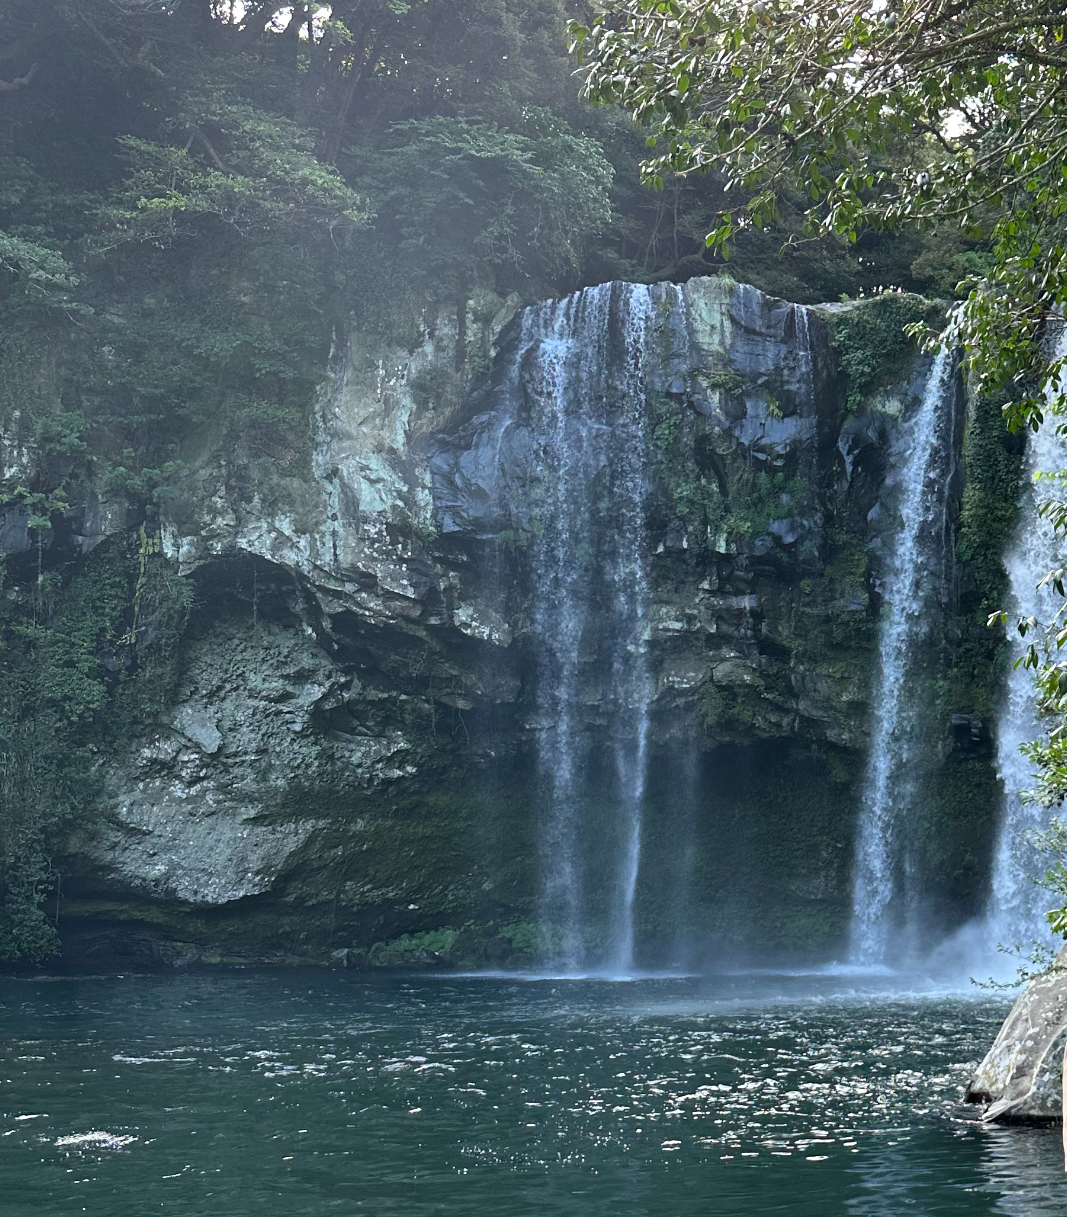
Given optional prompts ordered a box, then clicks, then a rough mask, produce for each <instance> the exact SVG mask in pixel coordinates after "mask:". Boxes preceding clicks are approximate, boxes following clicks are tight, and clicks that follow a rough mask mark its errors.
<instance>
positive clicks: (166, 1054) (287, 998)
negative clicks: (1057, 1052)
mask: <svg viewBox="0 0 1067 1217" xmlns="http://www.w3.org/2000/svg"><path fill="white" fill-rule="evenodd" d="M855 983H856V982H854V981H850V980H848V979H847V978H843V977H838V978H833V977H783V976H775V977H725V978H723V977H718V978H703V979H699V980H696V979H694V980H644V981H634V982H630V983H609V982H601V981H580V982H579V981H566V982H563V981H532V982H530V981H517V980H506V979H489V978H470V979H457V978H454V977H451V978H449V977H442V976H428V977H417V978H407V979H403V978H386V979H377V978H374V979H371V980H366V979H359V978H353V977H352V976H350V975H323V974H321V973H293V972H283V973H269V974H267V973H240V972H238V973H229V974H225V975H211V976H200V975H189V974H180V973H179V974H175V975H167V976H149V977H143V976H141V977H126V978H116V977H112V978H107V979H77V980H70V979H65V980H56V981H19V980H0V1033H2V1039H0V1045H2V1047H0V1051H2V1054H3V1055H2V1057H0V1214H2V1217H30V1215H31V1214H32V1215H33V1217H53V1215H59V1214H62V1215H64V1217H65V1215H66V1214H77V1213H89V1214H96V1215H100V1217H104V1215H107V1217H140V1215H141V1214H152V1213H166V1214H176V1215H180V1217H199V1215H201V1214H204V1215H208V1214H210V1215H211V1217H245V1215H246V1214H247V1215H250V1217H251V1215H255V1217H293V1215H297V1214H316V1215H317V1214H334V1213H357V1212H359V1213H368V1214H376V1215H382V1217H391V1215H404V1217H409V1215H410V1217H430V1215H431V1214H434V1215H438V1214H439V1215H441V1217H461V1215H462V1217H520V1215H521V1217H533V1215H534V1214H537V1215H538V1217H541V1215H546V1217H551V1215H553V1214H559V1215H560V1217H564V1215H565V1217H578V1215H579V1214H580V1215H581V1217H602V1215H603V1217H617V1215H618V1217H643V1215H646V1214H647V1215H649V1217H697V1215H698V1214H699V1215H700V1217H735V1215H736V1217H749V1215H752V1214H760V1215H763V1214H777V1213H782V1214H790V1215H791V1217H808V1215H811V1217H831V1215H833V1214H850V1215H851V1214H863V1215H865V1217H868V1215H869V1217H898V1215H900V1214H930V1215H934V1214H936V1215H938V1217H942V1215H944V1217H949V1215H951V1217H957V1215H958V1217H964V1215H965V1214H966V1215H968V1217H969V1215H971V1214H984V1213H1008V1214H1017V1215H1019V1217H1032V1215H1037V1214H1042V1215H1043V1214H1056V1215H1057V1217H1062V1215H1063V1214H1065V1213H1067V1181H1065V1176H1064V1173H1063V1167H1062V1157H1061V1153H1060V1147H1059V1136H1058V1133H1057V1132H1044V1131H1040V1130H1027V1129H1001V1128H982V1127H981V1126H979V1125H978V1124H976V1123H975V1122H974V1113H973V1111H972V1110H971V1109H968V1108H964V1107H961V1106H960V1105H959V1094H960V1091H961V1088H962V1085H963V1083H964V1081H965V1079H966V1077H967V1074H968V1071H969V1069H970V1068H971V1067H972V1066H973V1064H974V1062H975V1061H976V1060H977V1058H978V1057H980V1056H981V1054H982V1053H983V1052H984V1051H985V1049H986V1047H987V1046H988V1044H989V1042H990V1041H991V1040H992V1037H993V1035H994V1033H995V1032H996V1029H997V1026H998V1025H999V1022H1000V1020H1001V1018H1002V1017H1003V1015H1004V1013H1005V1010H1006V1008H1007V1003H1006V1002H1004V1001H1003V1000H1000V999H990V998H988V997H980V998H979V999H975V998H973V997H967V996H945V995H940V996H938V995H930V994H927V995H925V996H924V995H915V994H910V995H901V994H897V995H896V996H894V995H892V994H889V993H885V992H882V993H878V992H875V991H873V982H866V983H868V991H857V990H856V989H854V988H851V986H852V985H854V984H855ZM884 983H885V984H888V983H889V982H884ZM90 1134H96V1135H95V1136H90ZM104 1134H106V1138H105V1136H104Z"/></svg>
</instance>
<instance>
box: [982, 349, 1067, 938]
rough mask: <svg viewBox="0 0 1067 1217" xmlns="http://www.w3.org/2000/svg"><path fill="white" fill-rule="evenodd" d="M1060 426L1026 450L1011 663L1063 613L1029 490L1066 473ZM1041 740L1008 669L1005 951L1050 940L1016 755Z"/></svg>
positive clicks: (1002, 838) (1039, 820)
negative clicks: (1024, 633)
mask: <svg viewBox="0 0 1067 1217" xmlns="http://www.w3.org/2000/svg"><path fill="white" fill-rule="evenodd" d="M1063 355H1067V332H1065V333H1064V334H1063V336H1062V337H1061V338H1060V340H1059V343H1058V345H1057V349H1056V352H1055V356H1056V358H1059V357H1061V356H1063ZM1056 424H1057V420H1056V419H1055V418H1054V417H1052V416H1049V417H1047V418H1046V419H1045V423H1044V425H1043V426H1042V427H1041V429H1040V430H1039V431H1037V432H1036V433H1031V435H1030V441H1029V444H1028V445H1027V457H1026V469H1027V472H1028V474H1029V477H1028V478H1027V481H1026V486H1025V489H1024V491H1023V495H1022V498H1021V501H1020V504H1019V522H1018V525H1017V527H1016V531H1015V535H1014V537H1013V538H1012V541H1011V544H1010V546H1009V548H1008V551H1007V553H1006V554H1005V556H1004V565H1005V568H1006V569H1007V573H1008V585H1009V597H1008V600H1009V603H1008V610H1009V611H1008V623H1007V624H1008V637H1009V639H1010V641H1011V664H1012V665H1014V663H1015V661H1016V660H1017V659H1020V658H1021V657H1022V656H1023V655H1024V654H1025V652H1026V649H1027V646H1028V645H1029V643H1030V642H1031V641H1034V640H1035V638H1034V636H1033V635H1031V636H1029V637H1027V638H1026V639H1023V638H1020V636H1019V633H1018V631H1017V630H1016V628H1015V623H1016V621H1017V620H1018V618H1020V617H1035V618H1037V620H1038V621H1039V622H1042V623H1048V622H1051V621H1052V619H1053V617H1054V615H1055V613H1056V611H1057V610H1058V609H1059V608H1061V607H1062V605H1063V601H1062V599H1061V598H1060V597H1059V596H1057V595H1056V594H1055V592H1053V591H1052V590H1051V589H1050V588H1047V587H1038V584H1039V583H1040V582H1041V580H1042V579H1043V578H1044V577H1045V575H1046V574H1047V573H1048V572H1049V571H1050V570H1052V569H1054V568H1056V567H1059V566H1062V565H1063V560H1064V541H1063V538H1062V537H1058V536H1057V535H1056V533H1055V530H1054V529H1053V527H1052V525H1051V524H1050V523H1049V522H1048V520H1046V519H1044V517H1042V516H1040V515H1038V507H1039V506H1040V504H1041V501H1042V500H1043V499H1045V498H1047V497H1048V495H1047V494H1045V493H1043V492H1042V488H1041V486H1040V485H1037V486H1035V485H1034V477H1033V475H1034V474H1035V473H1038V472H1044V473H1057V472H1059V471H1061V470H1063V469H1065V468H1067V440H1065V439H1064V438H1063V437H1062V436H1060V435H1058V434H1057V432H1056ZM1042 734H1043V729H1042V726H1041V722H1040V720H1039V719H1038V716H1037V706H1036V690H1035V687H1034V673H1033V671H1032V670H1030V669H1027V668H1022V667H1019V668H1016V667H1014V666H1012V667H1011V668H1010V669H1009V675H1008V682H1007V690H1006V693H1005V700H1004V706H1003V708H1002V711H1001V714H1000V719H999V725H998V729H997V769H998V771H999V774H1000V776H1001V777H1002V778H1003V781H1004V810H1003V814H1002V817H1001V823H1000V833H999V838H998V841H997V849H996V856H995V859H994V863H993V882H992V898H991V901H990V907H989V912H988V917H987V920H988V924H989V932H990V933H989V936H990V938H992V939H995V940H996V941H998V942H1002V943H1004V944H1005V945H1008V944H1011V945H1014V944H1016V943H1019V944H1022V945H1023V946H1024V947H1028V946H1029V944H1030V943H1031V942H1033V941H1034V940H1035V939H1039V940H1041V941H1049V934H1048V931H1047V928H1046V926H1045V917H1044V913H1045V909H1046V908H1047V907H1048V899H1049V898H1048V896H1047V895H1046V894H1045V892H1044V890H1043V889H1042V888H1039V887H1038V886H1037V885H1036V884H1035V882H1034V879H1035V877H1037V876H1039V875H1040V874H1041V873H1042V872H1043V871H1044V870H1045V869H1046V864H1045V863H1043V862H1042V860H1041V858H1040V857H1039V856H1038V851H1037V850H1036V849H1034V847H1033V845H1031V844H1030V842H1029V840H1028V839H1027V834H1028V833H1029V832H1032V831H1033V830H1035V829H1041V828H1043V827H1044V826H1045V823H1046V821H1047V819H1048V814H1047V812H1046V811H1045V809H1044V808H1042V807H1041V806H1040V804H1037V803H1030V802H1025V801H1024V800H1023V799H1022V798H1021V797H1020V795H1021V793H1022V791H1024V790H1026V789H1027V788H1028V787H1030V786H1031V785H1032V784H1033V772H1032V767H1031V763H1030V761H1029V760H1028V759H1027V757H1025V756H1023V754H1022V753H1021V752H1020V750H1019V749H1020V747H1021V745H1022V744H1024V743H1026V742H1027V741H1029V740H1034V739H1037V738H1038V737H1039V736H1041V735H1042Z"/></svg>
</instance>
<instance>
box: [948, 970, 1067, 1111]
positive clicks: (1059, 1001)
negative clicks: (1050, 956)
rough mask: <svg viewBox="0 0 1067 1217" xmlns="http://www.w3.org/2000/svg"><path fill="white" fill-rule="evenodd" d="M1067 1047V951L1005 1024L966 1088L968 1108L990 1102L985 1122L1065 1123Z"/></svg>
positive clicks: (1030, 988) (1032, 985) (1033, 984)
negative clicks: (1065, 1055) (1065, 1057)
mask: <svg viewBox="0 0 1067 1217" xmlns="http://www.w3.org/2000/svg"><path fill="white" fill-rule="evenodd" d="M1065 1044H1067V948H1064V950H1063V951H1061V952H1060V954H1059V955H1058V956H1057V957H1056V962H1055V964H1054V965H1053V968H1052V970H1051V971H1049V972H1046V973H1045V974H1044V975H1042V976H1038V977H1035V979H1033V980H1032V981H1030V983H1029V984H1028V985H1027V986H1026V988H1025V989H1024V990H1023V992H1022V994H1021V995H1020V997H1019V1000H1018V1001H1017V1002H1016V1003H1015V1005H1014V1006H1013V1007H1012V1009H1011V1013H1010V1014H1009V1015H1008V1017H1007V1018H1006V1019H1005V1020H1004V1025H1003V1026H1002V1027H1001V1029H1000V1032H999V1034H998V1035H997V1038H996V1040H995V1041H994V1042H993V1047H992V1048H990V1050H989V1052H988V1053H987V1054H986V1058H985V1060H984V1061H983V1062H982V1063H981V1065H979V1066H978V1072H977V1073H976V1074H975V1075H974V1077H973V1078H972V1079H971V1082H970V1085H969V1086H968V1087H967V1094H966V1099H967V1102H968V1103H986V1104H988V1106H987V1107H986V1109H985V1111H984V1112H983V1113H982V1119H983V1120H986V1121H995V1122H997V1123H1001V1124H1052V1123H1059V1122H1060V1121H1061V1120H1062V1119H1063V1052H1064V1046H1065Z"/></svg>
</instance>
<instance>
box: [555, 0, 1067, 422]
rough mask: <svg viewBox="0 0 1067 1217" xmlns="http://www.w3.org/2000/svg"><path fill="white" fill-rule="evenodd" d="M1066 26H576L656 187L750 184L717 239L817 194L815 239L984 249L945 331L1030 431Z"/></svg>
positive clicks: (1064, 164) (742, 5)
mask: <svg viewBox="0 0 1067 1217" xmlns="http://www.w3.org/2000/svg"><path fill="white" fill-rule="evenodd" d="M1065 32H1067V15H1065V13H1064V9H1063V6H1062V4H1060V3H1051V2H1049V0H1034V2H1032V3H1024V4H1021V5H1016V4H1010V3H1007V2H1006V0H977V2H975V0H967V2H961V0H814V2H812V0H724V3H721V4H716V5H709V4H706V3H704V2H703V0H609V3H608V4H606V5H605V6H604V8H603V10H602V11H601V12H600V13H599V15H598V16H597V18H596V20H595V21H594V22H592V23H591V24H590V25H585V24H582V23H579V22H575V23H573V24H572V26H571V36H572V42H573V46H574V48H575V50H576V52H577V55H578V58H579V62H580V63H581V64H582V66H583V68H584V70H585V73H586V76H585V85H584V91H585V94H586V96H587V97H589V98H591V99H592V100H594V101H598V102H605V103H614V104H617V105H619V106H622V107H623V108H625V109H626V110H628V111H629V112H630V114H631V115H632V117H633V119H634V121H635V122H637V123H639V124H641V125H643V126H645V127H647V128H649V131H650V134H649V137H648V145H649V150H648V152H647V156H646V159H645V162H644V166H643V169H644V173H645V176H646V178H647V179H648V180H650V181H651V182H653V183H655V184H657V185H661V184H663V183H665V182H666V181H668V180H669V179H670V177H671V176H672V175H679V174H681V175H689V174H692V173H694V172H696V173H708V172H715V173H719V174H721V175H723V176H724V178H725V180H726V188H727V190H728V191H729V190H731V189H737V190H739V191H741V192H743V195H744V201H743V204H742V206H741V207H740V208H738V209H723V211H722V212H721V213H720V214H719V215H718V216H717V217H716V223H715V224H714V226H713V227H712V228H711V230H710V232H709V235H708V241H709V243H710V244H711V245H712V246H715V247H718V248H720V249H722V250H723V251H724V252H726V251H728V250H729V247H730V244H731V243H732V242H734V241H736V240H737V238H738V236H739V235H740V234H741V233H743V232H744V231H745V230H746V229H750V228H756V229H760V228H763V227H765V226H767V225H768V224H769V223H771V222H773V221H774V220H775V219H776V218H778V216H779V215H780V213H781V200H782V198H783V195H786V194H792V195H794V196H795V195H798V194H799V195H801V196H803V197H806V199H807V203H806V206H805V211H804V220H805V224H804V228H805V233H806V235H808V236H815V235H817V234H825V233H833V234H840V235H842V236H844V237H845V238H847V239H848V240H849V241H851V242H855V241H856V240H857V239H858V238H859V236H860V234H861V233H862V232H863V231H864V230H873V231H876V232H887V231H890V232H898V231H902V230H906V229H908V228H919V229H926V230H934V229H938V228H946V227H949V228H952V229H955V230H957V231H958V232H959V233H960V235H961V236H962V237H963V238H965V239H969V240H973V241H975V242H976V243H977V242H981V243H983V248H984V251H985V252H986V253H987V256H986V257H985V258H984V259H983V260H982V263H981V264H980V265H977V266H975V268H974V271H975V273H973V274H972V275H971V276H970V277H969V278H968V279H967V281H966V282H965V283H964V284H963V285H962V287H961V289H960V291H961V294H963V295H964V297H965V299H964V301H963V303H962V305H961V306H960V307H959V308H958V309H957V310H956V311H955V312H954V314H953V317H952V325H951V327H950V336H951V337H952V338H954V339H956V340H958V341H961V342H963V344H964V345H965V346H966V347H967V350H968V353H969V356H970V359H971V363H972V367H973V370H974V372H975V374H976V375H977V377H978V381H979V385H980V387H982V388H985V389H993V388H994V387H998V388H999V387H1001V386H1004V385H1007V386H1009V387H1010V389H1011V391H1012V400H1011V402H1010V404H1009V406H1008V407H1007V409H1008V413H1009V418H1010V420H1011V422H1012V423H1013V424H1014V425H1020V424H1028V425H1033V426H1036V425H1038V424H1039V423H1040V421H1041V418H1042V415H1043V411H1044V408H1045V407H1044V400H1045V393H1044V390H1047V389H1048V388H1049V386H1050V385H1051V386H1054V385H1055V384H1056V383H1057V377H1056V373H1057V372H1058V371H1059V368H1058V367H1053V368H1050V367H1049V359H1048V352H1047V348H1046V347H1045V345H1044V339H1045V335H1046V329H1047V325H1048V322H1049V320H1050V317H1052V316H1054V315H1055V314H1056V313H1057V312H1058V310H1060V309H1062V308H1063V306H1064V305H1065V304H1067V257H1065V246H1067V242H1065V240H1064V221H1063V216H1064V212H1065V211H1067V103H1065V94H1064V89H1065V86H1067V42H1065Z"/></svg>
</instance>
